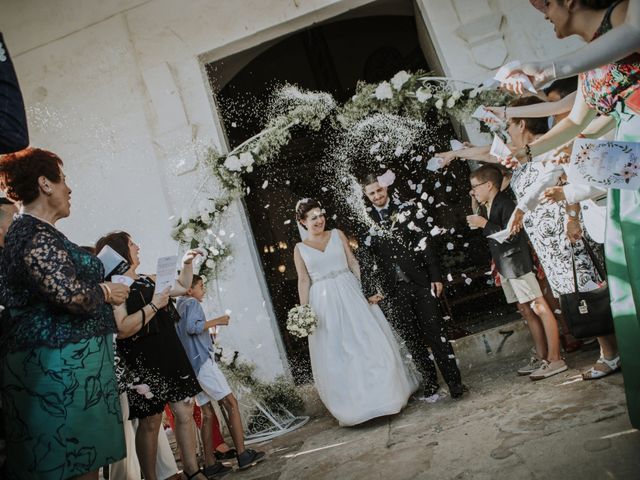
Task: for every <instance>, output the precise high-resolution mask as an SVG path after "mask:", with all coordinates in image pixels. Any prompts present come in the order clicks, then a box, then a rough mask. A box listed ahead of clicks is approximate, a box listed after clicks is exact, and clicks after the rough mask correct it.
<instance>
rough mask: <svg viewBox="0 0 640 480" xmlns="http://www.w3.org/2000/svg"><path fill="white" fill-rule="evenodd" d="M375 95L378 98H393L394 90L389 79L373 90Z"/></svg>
mask: <svg viewBox="0 0 640 480" xmlns="http://www.w3.org/2000/svg"><path fill="white" fill-rule="evenodd" d="M373 96H374V97H376V98H377V99H378V100H389V99H391V98H393V91H392V90H391V84H390V83H389V82H387V81H384V82H382V83H381V84H380V85H378V86H377V87H376V91H375V92H373Z"/></svg>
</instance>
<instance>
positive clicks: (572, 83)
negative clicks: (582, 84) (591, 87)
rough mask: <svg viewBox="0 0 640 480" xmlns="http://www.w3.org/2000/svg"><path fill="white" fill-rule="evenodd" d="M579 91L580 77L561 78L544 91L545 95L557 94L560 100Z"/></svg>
mask: <svg viewBox="0 0 640 480" xmlns="http://www.w3.org/2000/svg"><path fill="white" fill-rule="evenodd" d="M577 89H578V77H577V76H573V77H567V78H561V79H560V80H556V81H554V82H553V83H552V84H551V85H549V86H548V87H547V88H545V89H544V93H546V94H547V95H549V94H550V93H551V92H557V93H558V95H560V98H564V97H566V96H567V95H570V94H572V93H573V92H575V91H576V90H577Z"/></svg>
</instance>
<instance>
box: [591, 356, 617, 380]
mask: <svg viewBox="0 0 640 480" xmlns="http://www.w3.org/2000/svg"><path fill="white" fill-rule="evenodd" d="M618 370H620V355H617V356H616V357H615V358H612V359H611V360H607V359H606V358H604V357H600V358H599V359H598V361H597V362H596V364H595V365H594V366H593V367H591V368H590V369H589V370H587V371H586V372H584V373H583V374H582V379H583V380H596V379H598V378H602V377H606V376H607V375H611V374H612V373H614V372H616V371H618Z"/></svg>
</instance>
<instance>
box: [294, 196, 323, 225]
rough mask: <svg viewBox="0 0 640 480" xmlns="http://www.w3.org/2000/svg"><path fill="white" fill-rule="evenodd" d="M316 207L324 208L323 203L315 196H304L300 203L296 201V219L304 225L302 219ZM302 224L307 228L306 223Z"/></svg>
mask: <svg viewBox="0 0 640 480" xmlns="http://www.w3.org/2000/svg"><path fill="white" fill-rule="evenodd" d="M315 208H319V209H320V210H322V205H321V204H320V202H319V201H317V200H314V199H313V198H303V199H302V200H299V201H298V203H296V220H297V221H298V223H299V224H300V225H302V220H305V219H306V218H307V213H309V212H310V211H311V210H313V209H315ZM302 226H303V227H304V228H307V227H305V226H304V225H302Z"/></svg>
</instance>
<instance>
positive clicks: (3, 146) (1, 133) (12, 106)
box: [0, 33, 29, 154]
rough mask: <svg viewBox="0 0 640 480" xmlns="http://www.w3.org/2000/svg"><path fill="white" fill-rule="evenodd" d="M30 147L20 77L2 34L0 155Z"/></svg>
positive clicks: (0, 39)
mask: <svg viewBox="0 0 640 480" xmlns="http://www.w3.org/2000/svg"><path fill="white" fill-rule="evenodd" d="M28 146H29V131H28V130H27V116H26V114H25V112H24V102H23V100H22V93H21V92H20V85H18V77H17V76H16V71H15V69H14V68H13V62H12V61H11V57H10V56H9V50H8V49H7V46H6V44H5V43H4V37H3V36H2V33H0V154H3V153H12V152H17V151H18V150H22V149H23V148H27V147H28Z"/></svg>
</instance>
